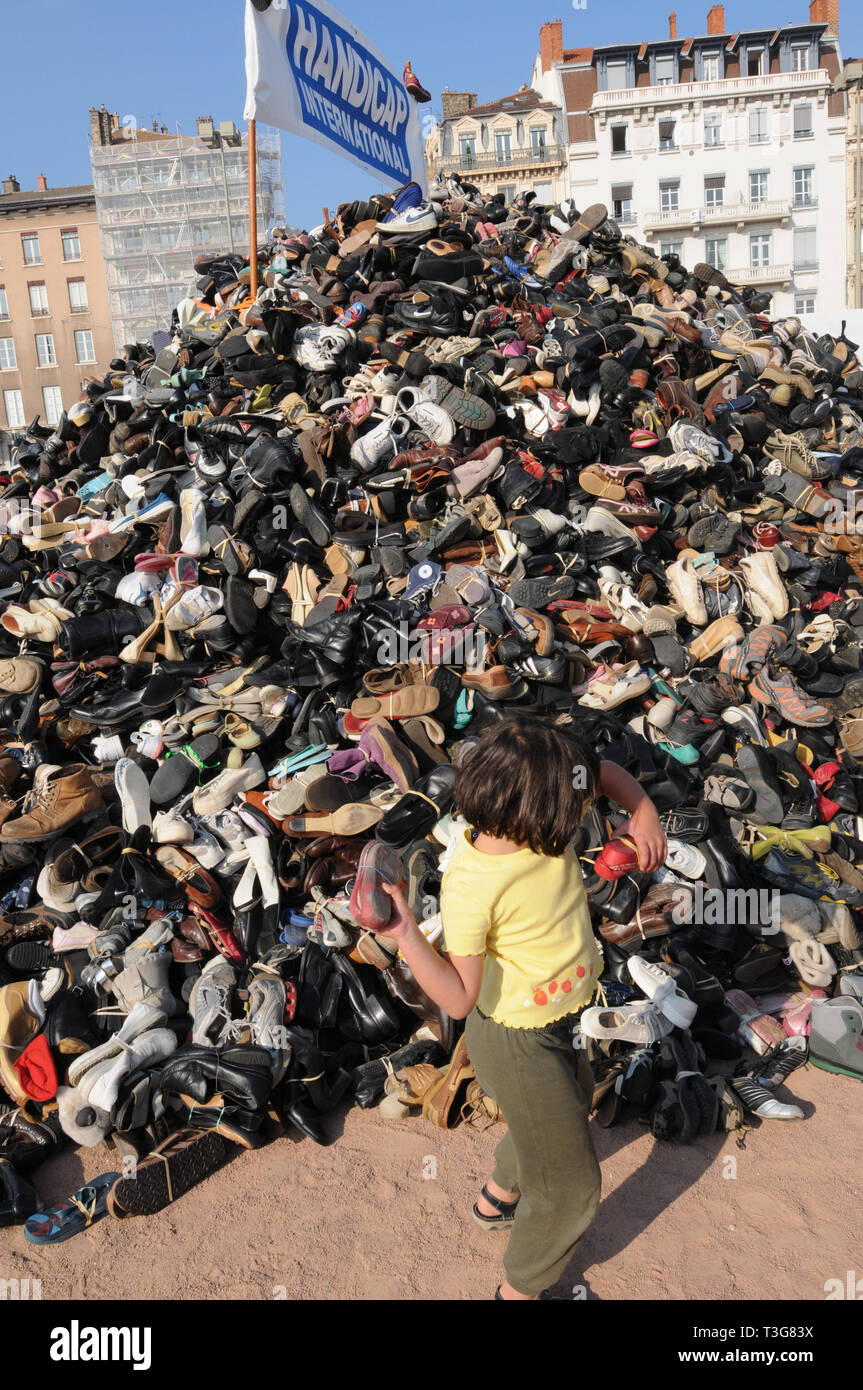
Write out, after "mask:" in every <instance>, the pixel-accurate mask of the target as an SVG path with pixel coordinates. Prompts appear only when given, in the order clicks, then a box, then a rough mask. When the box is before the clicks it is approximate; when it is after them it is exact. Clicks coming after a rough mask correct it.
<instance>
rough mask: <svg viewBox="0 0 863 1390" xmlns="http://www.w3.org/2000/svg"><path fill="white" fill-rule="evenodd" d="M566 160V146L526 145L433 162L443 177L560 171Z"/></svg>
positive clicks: (454, 156)
mask: <svg viewBox="0 0 863 1390" xmlns="http://www.w3.org/2000/svg"><path fill="white" fill-rule="evenodd" d="M565 157H566V149H565V147H564V146H563V145H540V146H538V147H535V146H533V145H525V146H524V147H522V148H521V149H519V148H518V147H516V148H514V149H509V150H489V151H487V152H485V153H483V154H457V153H456V154H448V155H443V156H441V155H438V156H437V157H436V158H433V159H432V160H431V163H432V165H433V166H434V169H435V171H436V172H437V173H439V174H469V173H477V174H498V173H500V174H503V173H508V172H510V171H512V172H515V170H517V169H536V168H549V167H551V168H559V167H560V166H561V165H562V164H563V162H564V159H565Z"/></svg>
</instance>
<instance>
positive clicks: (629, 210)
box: [611, 183, 635, 226]
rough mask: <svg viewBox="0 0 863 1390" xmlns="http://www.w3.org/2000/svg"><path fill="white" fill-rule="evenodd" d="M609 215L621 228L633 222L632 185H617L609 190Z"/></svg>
mask: <svg viewBox="0 0 863 1390" xmlns="http://www.w3.org/2000/svg"><path fill="white" fill-rule="evenodd" d="M611 215H612V217H613V218H614V220H615V222H619V223H620V224H621V226H625V225H626V224H627V223H632V222H634V221H635V212H634V211H633V207H632V184H631V183H625V184H618V185H617V187H616V188H612V190H611Z"/></svg>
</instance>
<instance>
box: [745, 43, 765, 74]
mask: <svg viewBox="0 0 863 1390" xmlns="http://www.w3.org/2000/svg"><path fill="white" fill-rule="evenodd" d="M763 74H764V49H763V48H748V49H747V50H746V76H747V77H761V76H763Z"/></svg>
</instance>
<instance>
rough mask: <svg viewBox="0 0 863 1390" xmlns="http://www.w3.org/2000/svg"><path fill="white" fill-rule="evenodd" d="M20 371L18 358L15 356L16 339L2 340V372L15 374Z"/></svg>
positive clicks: (0, 367) (0, 347) (0, 344)
mask: <svg viewBox="0 0 863 1390" xmlns="http://www.w3.org/2000/svg"><path fill="white" fill-rule="evenodd" d="M17 370H18V358H17V357H16V356H15V339H14V338H0V372H15V371H17Z"/></svg>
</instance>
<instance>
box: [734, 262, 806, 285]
mask: <svg viewBox="0 0 863 1390" xmlns="http://www.w3.org/2000/svg"><path fill="white" fill-rule="evenodd" d="M725 276H726V279H728V280H730V281H731V283H732V285H787V284H789V283H790V280H791V267H790V265H744V266H739V267H737V269H732V270H726V272H725Z"/></svg>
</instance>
